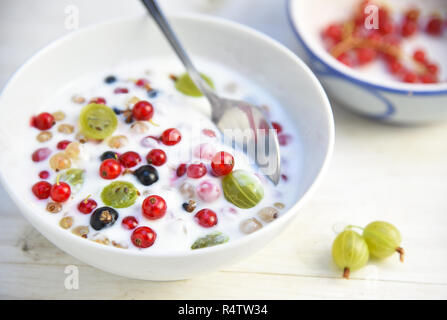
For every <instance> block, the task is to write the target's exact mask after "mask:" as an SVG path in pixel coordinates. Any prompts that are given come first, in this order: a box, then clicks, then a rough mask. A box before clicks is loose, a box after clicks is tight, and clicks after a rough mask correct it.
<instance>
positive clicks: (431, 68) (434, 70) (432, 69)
mask: <svg viewBox="0 0 447 320" xmlns="http://www.w3.org/2000/svg"><path fill="white" fill-rule="evenodd" d="M425 67H426V68H427V72H428V73H430V74H433V75H437V74H438V73H439V67H438V65H437V64H436V63H428V64H427V65H426V66H425Z"/></svg>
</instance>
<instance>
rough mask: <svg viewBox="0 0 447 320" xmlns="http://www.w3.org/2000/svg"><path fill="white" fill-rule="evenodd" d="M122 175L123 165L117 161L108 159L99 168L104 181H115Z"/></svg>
mask: <svg viewBox="0 0 447 320" xmlns="http://www.w3.org/2000/svg"><path fill="white" fill-rule="evenodd" d="M120 174H121V164H120V163H119V162H118V161H117V160H115V159H107V160H104V161H103V162H102V163H101V166H100V167H99V175H100V176H101V177H102V178H103V179H107V180H113V179H115V178H117V177H118V176H119V175H120Z"/></svg>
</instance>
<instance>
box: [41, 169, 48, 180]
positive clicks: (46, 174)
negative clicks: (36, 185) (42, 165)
mask: <svg viewBox="0 0 447 320" xmlns="http://www.w3.org/2000/svg"><path fill="white" fill-rule="evenodd" d="M49 177H50V173H49V172H48V171H47V170H43V171H40V172H39V178H40V179H48V178H49Z"/></svg>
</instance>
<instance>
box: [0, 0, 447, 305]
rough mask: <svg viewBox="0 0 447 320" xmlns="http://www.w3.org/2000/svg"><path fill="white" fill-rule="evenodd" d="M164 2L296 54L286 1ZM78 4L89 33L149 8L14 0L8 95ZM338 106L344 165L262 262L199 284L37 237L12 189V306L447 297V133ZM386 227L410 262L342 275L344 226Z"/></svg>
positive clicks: (5, 208)
mask: <svg viewBox="0 0 447 320" xmlns="http://www.w3.org/2000/svg"><path fill="white" fill-rule="evenodd" d="M160 2H161V4H162V6H163V7H164V8H165V9H166V10H168V11H170V12H173V11H182V12H184V11H196V12H205V13H208V14H214V15H218V16H222V17H225V18H228V19H231V20H234V21H238V22H241V23H244V24H247V25H249V26H251V27H254V28H256V29H258V30H260V31H262V32H264V33H266V34H268V35H270V36H272V37H274V38H276V39H278V40H279V41H281V42H282V43H284V44H285V45H286V46H288V47H289V48H291V49H292V50H296V40H295V39H294V36H293V34H292V32H291V31H290V27H289V25H288V23H287V19H286V14H285V2H284V1H283V0H160ZM70 4H74V5H76V6H78V7H79V12H80V27H84V26H87V25H90V24H94V23H97V22H102V21H104V20H107V19H110V18H118V17H122V16H129V15H135V14H139V13H142V12H143V10H144V9H143V7H142V5H141V4H140V3H139V1H137V0H126V1H125V0H94V1H91V0H90V1H89V0H73V1H66V0H2V1H1V2H0V87H2V86H3V85H4V84H5V83H6V81H7V79H8V78H9V77H10V76H11V74H12V73H13V72H14V71H15V70H16V69H17V68H18V67H19V66H20V65H21V64H22V63H23V62H24V61H25V60H26V59H27V58H28V57H30V56H31V55H32V54H33V53H34V52H35V51H36V50H38V49H40V48H41V47H43V46H45V45H46V44H47V43H48V42H50V41H52V40H54V39H56V38H57V37H59V36H61V35H63V34H66V33H68V32H70V30H66V29H65V27H64V20H65V15H64V10H65V8H66V6H67V5H70ZM67 63H69V62H67ZM333 107H334V113H335V121H336V147H335V154H334V158H333V162H332V165H331V167H330V170H329V173H328V175H327V176H326V177H325V179H324V181H323V183H322V185H321V187H320V188H319V189H318V190H317V192H316V194H315V196H314V197H313V198H312V200H311V201H310V202H309V203H308V204H307V205H306V206H305V208H304V209H303V210H302V211H301V212H300V214H299V216H298V218H297V219H296V220H295V221H294V223H293V224H292V225H291V226H290V227H289V228H288V229H287V230H286V231H285V232H284V233H283V234H282V235H281V236H280V237H278V238H277V239H275V240H274V241H273V242H272V243H271V244H270V245H268V246H267V247H266V248H265V249H263V250H262V251H260V252H259V253H257V254H255V255H254V256H252V257H249V258H248V259H246V260H245V261H242V262H241V263H239V264H236V265H233V266H230V267H229V268H226V269H224V270H221V271H219V272H214V273H211V274H208V275H204V276H202V277H198V278H196V279H192V280H187V281H180V282H170V283H155V282H143V281H136V280H129V279H125V278H121V277H117V276H114V275H110V274H107V273H105V272H102V271H99V270H97V269H95V268H93V267H90V266H88V265H85V264H83V263H81V262H80V261H78V260H76V259H74V258H72V257H70V256H68V255H67V254H65V253H63V252H61V251H60V250H59V249H57V248H56V247H54V246H53V245H52V244H51V243H49V242H48V241H47V240H46V239H45V238H43V237H42V236H41V235H40V234H39V233H38V232H37V231H35V230H34V229H33V227H32V226H31V225H30V224H29V223H28V222H27V221H25V219H24V218H23V217H22V216H21V214H20V213H19V212H18V210H17V209H16V206H15V205H14V204H13V203H12V202H11V200H10V199H9V197H8V196H7V195H6V194H5V191H4V190H3V188H2V187H0V298H85V299H92V298H103V299H113V298H124V299H131V298H134V299H135V298H136V299H142V298H146V299H204V298H206V299H211V298H222V299H225V298H235V299H251V298H266V299H288V298H291V299H293V298H309V299H314V298H323V299H344V298H354V299H363V298H444V299H445V298H447V249H446V244H447V232H446V227H447V181H446V177H447V142H446V141H447V125H446V124H442V123H441V124H434V125H431V126H423V127H402V126H401V127H397V126H388V125H382V124H378V123H375V122H371V121H368V120H365V119H362V118H359V117H357V116H355V115H352V114H350V113H349V112H346V111H344V110H343V109H342V108H340V107H338V106H336V105H335V104H334V106H333ZM421 107H422V106H421ZM446 107H447V106H446ZM2 112H5V110H2ZM1 152H3V155H0V156H6V152H7V151H6V150H1ZM379 219H381V220H387V221H390V222H392V223H394V224H396V225H397V226H398V227H399V229H400V230H401V232H402V234H403V239H404V242H403V246H404V248H405V249H406V251H407V257H406V261H405V263H404V264H401V263H399V262H398V258H397V256H395V257H392V258H390V259H388V260H386V261H383V262H377V261H373V262H372V263H370V265H369V266H368V267H367V268H365V269H363V270H361V271H359V272H356V273H354V274H353V275H352V279H351V280H349V281H346V280H342V279H340V271H339V270H337V269H336V268H335V267H334V265H333V263H332V261H331V255H330V248H331V244H332V240H333V238H334V236H335V233H334V228H335V229H337V227H339V226H341V225H344V224H356V225H366V224H367V223H369V222H371V221H374V220H379ZM71 264H73V265H77V266H79V271H80V287H79V289H78V290H66V289H65V288H64V279H65V276H66V275H65V274H64V269H65V267H66V266H67V265H71Z"/></svg>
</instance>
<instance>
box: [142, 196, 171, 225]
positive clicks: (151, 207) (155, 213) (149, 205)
mask: <svg viewBox="0 0 447 320" xmlns="http://www.w3.org/2000/svg"><path fill="white" fill-rule="evenodd" d="M166 210H167V206H166V201H165V200H164V199H163V198H162V197H160V196H156V195H152V196H149V197H147V198H146V199H144V201H143V205H142V211H143V216H145V217H146V218H147V219H149V220H157V219H160V218H162V217H163V216H164V215H165V214H166Z"/></svg>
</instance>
